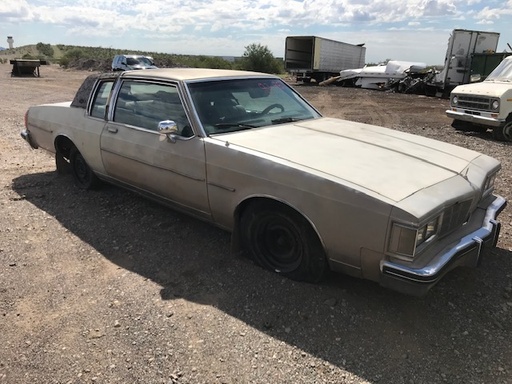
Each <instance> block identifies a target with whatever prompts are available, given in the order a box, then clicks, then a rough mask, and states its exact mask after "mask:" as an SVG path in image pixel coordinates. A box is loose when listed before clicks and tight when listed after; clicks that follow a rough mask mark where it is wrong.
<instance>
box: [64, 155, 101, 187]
mask: <svg viewBox="0 0 512 384" xmlns="http://www.w3.org/2000/svg"><path fill="white" fill-rule="evenodd" d="M69 161H70V164H71V172H72V174H73V179H74V180H75V184H76V185H77V187H78V188H80V189H94V188H95V187H97V186H98V184H99V182H100V181H99V179H98V177H97V176H96V175H95V174H94V172H93V171H92V169H91V168H90V167H89V165H87V163H86V162H85V159H84V158H83V156H82V154H81V153H80V152H79V151H78V149H76V148H73V149H72V150H71V154H70V156H69Z"/></svg>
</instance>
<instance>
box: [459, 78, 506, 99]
mask: <svg viewBox="0 0 512 384" xmlns="http://www.w3.org/2000/svg"><path fill="white" fill-rule="evenodd" d="M511 88H512V82H499V81H483V82H481V83H472V84H464V85H458V86H457V87H455V88H454V89H453V91H452V95H454V94H465V95H478V96H488V97H497V98H499V97H500V96H501V95H503V94H504V93H505V92H507V91H509V90H510V89H511Z"/></svg>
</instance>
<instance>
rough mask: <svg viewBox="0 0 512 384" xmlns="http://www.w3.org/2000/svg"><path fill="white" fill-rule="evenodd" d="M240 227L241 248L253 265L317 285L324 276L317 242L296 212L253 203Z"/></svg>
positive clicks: (313, 233) (323, 254)
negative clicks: (251, 259)
mask: <svg viewBox="0 0 512 384" xmlns="http://www.w3.org/2000/svg"><path fill="white" fill-rule="evenodd" d="M240 224H241V236H242V241H243V245H244V248H245V249H246V250H247V251H249V253H250V255H251V256H252V258H253V260H254V261H255V262H256V263H257V264H259V265H261V266H262V267H264V268H266V269H269V270H271V271H274V272H277V273H279V274H282V275H284V276H286V277H289V278H291V279H293V280H299V281H309V282H318V281H320V280H321V279H322V278H323V276H324V275H325V272H326V270H327V262H326V258H325V253H324V250H323V248H322V246H321V243H320V240H319V239H318V236H317V235H316V233H315V232H314V231H313V229H312V227H311V225H310V224H309V222H308V221H307V220H306V219H305V218H304V217H303V216H302V215H300V214H299V213H297V212H296V211H294V210H292V209H291V208H289V207H286V206H284V205H281V204H278V203H266V202H265V203H261V202H258V203H253V204H251V205H250V206H249V207H248V208H247V209H246V210H245V211H244V212H243V215H242V218H241V222H240Z"/></svg>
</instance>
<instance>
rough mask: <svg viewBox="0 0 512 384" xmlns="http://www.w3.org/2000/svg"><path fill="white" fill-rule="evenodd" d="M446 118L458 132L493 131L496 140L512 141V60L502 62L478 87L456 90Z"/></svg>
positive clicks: (467, 86)
mask: <svg viewBox="0 0 512 384" xmlns="http://www.w3.org/2000/svg"><path fill="white" fill-rule="evenodd" d="M446 115H447V116H448V117H450V118H452V119H453V123H452V126H453V127H454V128H455V129H457V130H461V131H475V132H485V131H487V130H488V129H492V135H493V137H494V138H495V139H496V140H500V141H512V56H509V57H507V58H505V59H504V60H503V61H502V62H501V63H500V64H499V65H498V66H497V67H496V68H495V69H494V71H492V72H491V73H490V74H489V76H487V78H486V79H485V80H484V81H483V82H481V83H474V84H465V85H459V86H457V87H456V88H455V89H454V90H453V91H452V92H451V94H450V109H449V110H447V111H446Z"/></svg>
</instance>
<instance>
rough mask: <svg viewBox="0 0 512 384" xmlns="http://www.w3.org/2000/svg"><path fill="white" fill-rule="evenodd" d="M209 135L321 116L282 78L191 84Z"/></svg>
mask: <svg viewBox="0 0 512 384" xmlns="http://www.w3.org/2000/svg"><path fill="white" fill-rule="evenodd" d="M188 87H189V90H190V94H191V96H192V100H193V102H194V105H195V107H196V110H197V113H198V116H199V119H200V120H201V123H202V125H203V127H204V129H205V130H206V132H207V133H208V134H217V133H224V132H233V131H238V130H243V129H251V128H260V127H265V126H272V125H276V124H283V123H289V122H294V121H299V120H306V119H314V118H318V117H320V115H319V114H318V112H316V111H315V110H314V109H313V108H312V107H311V106H310V105H309V104H307V103H306V102H305V101H304V100H303V99H302V98H301V97H300V96H299V95H298V94H297V93H296V92H294V91H293V90H292V89H291V88H290V87H289V86H288V85H286V84H285V83H284V82H283V81H281V80H280V79H269V78H260V79H256V78H255V79H234V80H217V81H208V82H198V83H191V84H189V85H188Z"/></svg>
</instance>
